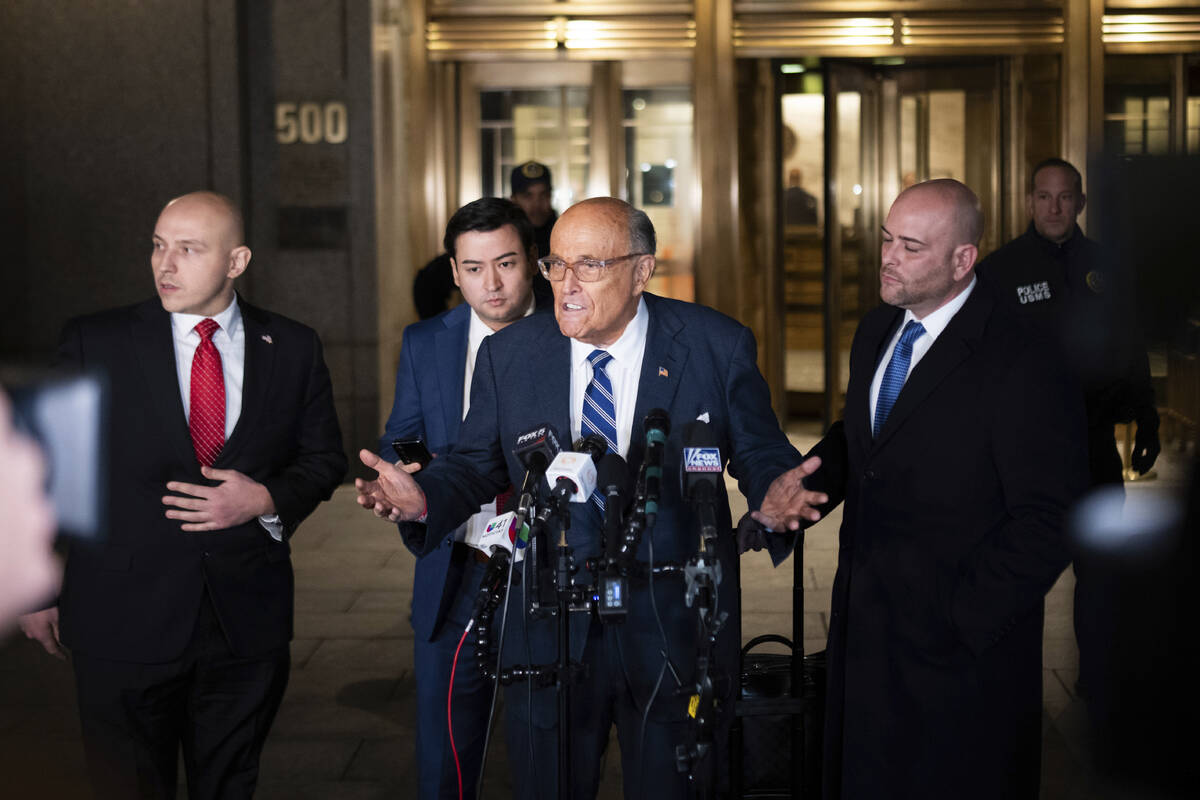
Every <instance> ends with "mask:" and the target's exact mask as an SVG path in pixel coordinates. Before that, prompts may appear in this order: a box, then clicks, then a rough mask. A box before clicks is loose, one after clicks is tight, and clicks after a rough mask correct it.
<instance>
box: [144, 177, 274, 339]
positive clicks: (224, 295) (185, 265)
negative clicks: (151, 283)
mask: <svg viewBox="0 0 1200 800" xmlns="http://www.w3.org/2000/svg"><path fill="white" fill-rule="evenodd" d="M243 238H244V235H243V231H242V216H241V214H240V213H239V212H238V209H237V206H235V205H234V204H233V202H232V201H231V200H230V199H229V198H228V197H225V196H224V195H221V194H217V193H216V192H192V193H190V194H185V195H183V196H181V197H176V198H175V199H174V200H172V201H171V202H169V203H167V204H166V205H165V206H164V207H163V210H162V213H161V214H159V215H158V221H157V222H156V223H155V225H154V236H153V242H154V250H153V252H152V253H151V255H150V266H151V268H152V269H153V271H154V280H155V286H156V288H157V289H158V296H159V298H160V299H161V300H162V304H163V308H165V309H166V310H167V311H170V312H172V313H181V314H195V315H200V316H206V317H210V316H214V315H216V314H219V313H220V312H221V311H222V310H223V309H225V308H227V307H228V306H229V304H230V303H232V302H233V297H234V290H233V281H234V279H235V278H237V277H238V276H239V275H241V274H242V273H243V272H245V271H246V266H247V265H248V264H249V263H250V249H249V248H248V247H246V246H245V245H244V244H242V240H243Z"/></svg>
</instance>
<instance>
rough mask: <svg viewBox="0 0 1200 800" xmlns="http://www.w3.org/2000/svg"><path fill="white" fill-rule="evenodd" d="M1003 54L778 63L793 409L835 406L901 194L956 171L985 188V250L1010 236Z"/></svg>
mask: <svg viewBox="0 0 1200 800" xmlns="http://www.w3.org/2000/svg"><path fill="white" fill-rule="evenodd" d="M1000 76H1001V71H1000V69H999V65H998V64H997V63H996V62H994V61H988V62H972V63H967V64H962V63H954V64H950V63H940V62H927V63H921V64H913V63H903V62H897V61H895V60H884V59H881V60H878V61H874V62H864V61H829V60H827V61H824V62H818V61H816V60H815V59H809V60H806V61H802V62H796V63H787V64H780V65H779V71H778V73H777V80H778V85H779V87H780V93H779V101H780V121H781V131H780V137H779V141H780V161H779V165H780V170H779V181H780V190H779V191H780V194H779V197H780V203H779V206H780V207H779V218H780V220H781V225H780V227H781V239H780V241H781V242H782V243H783V247H782V252H783V265H782V267H783V287H784V324H785V330H786V344H785V347H786V357H785V382H786V387H787V398H788V412H789V414H790V415H791V416H799V417H810V418H811V417H816V416H820V417H821V418H822V419H823V420H824V422H825V424H829V423H830V422H831V421H833V420H835V419H838V418H839V417H840V416H841V414H842V407H843V405H844V402H845V393H846V384H847V382H848V380H849V361H850V344H851V342H852V340H853V338H854V331H855V330H856V328H857V327H858V323H859V322H860V321H861V319H862V317H863V315H864V314H865V313H866V312H867V311H869V310H870V309H872V308H874V307H875V306H876V305H877V304H878V303H879V246H880V225H881V224H882V223H883V221H884V219H885V218H886V216H887V211H888V208H889V207H890V206H891V204H892V201H894V200H895V199H896V195H897V194H899V193H900V191H901V190H903V189H904V188H906V187H908V186H911V185H912V184H914V183H917V182H919V181H924V180H929V179H931V178H955V179H957V180H959V181H962V182H963V183H965V184H967V185H968V186H970V187H971V188H972V189H974V190H975V192H976V194H978V195H979V198H980V202H981V204H982V206H983V211H984V216H985V219H986V220H987V225H986V228H985V233H984V240H983V242H982V243H981V247H980V249H981V252H983V253H987V252H990V251H991V250H992V249H994V248H995V247H996V246H997V245H998V244H999V243H1000V241H1001V240H1002V238H1001V237H1002V234H1001V225H1000V221H1001V218H1000V190H999V187H1000V176H1001V160H1000V154H1001V148H1000V124H999V100H1000V95H999V87H1000Z"/></svg>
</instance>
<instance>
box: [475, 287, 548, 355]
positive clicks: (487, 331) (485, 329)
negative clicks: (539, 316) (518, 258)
mask: <svg viewBox="0 0 1200 800" xmlns="http://www.w3.org/2000/svg"><path fill="white" fill-rule="evenodd" d="M533 306H534V298H533V295H532V294H530V295H529V308H527V309H525V313H524V314H522V315H521V316H522V317H523V318H524V317H528V316H529V315H530V314H532V313H533ZM493 333H495V331H494V330H492V329H491V328H490V327H489V326H488V324H487V323H486V322H484V321H483V317H481V316H479V314H477V313H476V312H475V309H473V308H472V309H471V321H470V322H469V323H468V324H467V348H468V350H469V351H470V352H472V353H475V352H478V351H479V345H480V344H482V343H483V340H484V339H486V338H487V337H489V336H491V335H492V334H493Z"/></svg>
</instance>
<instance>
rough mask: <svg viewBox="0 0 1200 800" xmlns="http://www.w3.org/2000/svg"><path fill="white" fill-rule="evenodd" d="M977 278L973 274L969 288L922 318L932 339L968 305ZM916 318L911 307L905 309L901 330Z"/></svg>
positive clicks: (921, 321) (922, 322)
mask: <svg viewBox="0 0 1200 800" xmlns="http://www.w3.org/2000/svg"><path fill="white" fill-rule="evenodd" d="M977 280H978V279H977V278H976V277H975V276H974V275H972V276H971V282H970V283H969V284H967V288H966V289H963V290H962V292H960V293H959V295H958V296H957V297H955V298H954V299H953V300H951V301H950V302H949V303H946V305H944V306H942V307H941V308H939V309H938V310H937V311H933V312H931V313H929V314H926V315H925V318H924V319H922V320H920V323H921V325H922V326H923V327H924V328H925V332H926V333H927V334H929V338H930V339H937V338H938V336H940V335H941V334H942V331H944V330H946V326H947V325H949V324H950V320H951V319H953V318H954V315H955V314H957V313H958V312H959V311H960V310H961V309H962V307H963V306H964V305H966V302H967V298H968V297H970V296H971V292H973V291H974V290H975V283H976V281H977ZM916 318H917V317H916V315H915V314H913V312H912V310H911V309H910V310H907V311H905V312H904V320H903V321H902V322H901V323H900V328H901V330H903V329H904V326H905V325H907V324H908V323H909V320H914V319H916Z"/></svg>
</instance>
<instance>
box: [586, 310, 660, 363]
mask: <svg viewBox="0 0 1200 800" xmlns="http://www.w3.org/2000/svg"><path fill="white" fill-rule="evenodd" d="M648 330H650V311H649V310H648V309H647V308H646V298H644V297H641V298H638V308H637V313H636V314H634V315H633V319H631V320H630V321H629V323H628V324H627V325H626V326H625V330H623V331H622V332H621V335H620V336H619V337H617V340H616V341H615V342H613V343H612V344H611V345H609V346H608V347H603V348H599V349H602V350H606V351H607V352H608V354H609V355H611V356H612V357H613V361H614V362H616V363H617V364H622V363H624V364H628V363H630V362H632V361H633V360H634V359H639V360H640V359H641V357H642V352H643V351H644V350H645V347H646V332H647V331H648ZM596 349H597V348H596V345H594V344H588V343H587V342H581V341H579V340H578V339H572V340H571V364H572V365H579V364H581V363H583V362H585V361H587V357H588V355H589V354H590V353H591V352H592V351H593V350H596Z"/></svg>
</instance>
